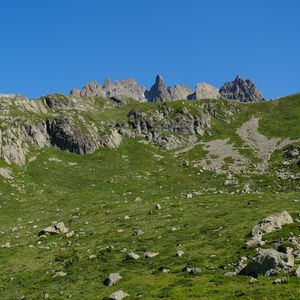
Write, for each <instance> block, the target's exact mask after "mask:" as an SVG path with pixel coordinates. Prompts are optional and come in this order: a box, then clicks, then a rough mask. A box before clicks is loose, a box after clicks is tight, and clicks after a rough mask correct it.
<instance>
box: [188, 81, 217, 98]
mask: <svg viewBox="0 0 300 300" xmlns="http://www.w3.org/2000/svg"><path fill="white" fill-rule="evenodd" d="M220 97H221V96H220V94H219V89H217V88H216V87H214V86H212V85H210V84H208V83H206V82H201V83H198V84H197V85H196V89H195V91H194V92H193V93H192V94H191V95H189V96H188V99H190V100H201V99H219V98H220Z"/></svg>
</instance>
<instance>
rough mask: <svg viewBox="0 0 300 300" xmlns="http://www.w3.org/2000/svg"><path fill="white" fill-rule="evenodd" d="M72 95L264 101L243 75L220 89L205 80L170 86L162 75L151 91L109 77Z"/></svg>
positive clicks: (157, 77) (174, 99) (135, 84)
mask: <svg viewBox="0 0 300 300" xmlns="http://www.w3.org/2000/svg"><path fill="white" fill-rule="evenodd" d="M70 94H71V96H74V97H80V96H81V97H85V96H101V97H108V98H110V97H122V96H123V97H128V98H132V99H135V100H137V101H149V102H168V101H176V100H201V99H220V98H223V99H228V100H238V101H241V102H259V101H263V100H264V99H263V96H262V95H261V93H260V92H259V91H258V90H257V88H256V87H255V85H254V83H253V82H252V81H250V80H249V79H245V80H244V79H242V78H240V77H239V76H237V77H236V78H235V80H234V81H231V82H227V83H225V84H224V85H223V86H222V87H221V89H220V90H219V89H218V88H216V87H214V86H212V85H210V84H208V83H204V82H202V83H198V84H197V85H196V88H195V90H191V89H190V88H189V87H188V86H186V85H181V84H177V85H175V86H166V85H165V83H164V80H163V77H162V76H161V75H160V74H158V75H157V76H156V78H155V83H154V84H153V85H152V87H151V88H150V90H146V88H145V87H143V86H139V85H138V83H137V82H136V81H135V80H134V79H124V80H120V81H116V82H114V83H113V82H111V81H110V80H109V79H106V80H105V82H104V83H103V84H102V85H100V84H98V83H97V82H95V81H92V82H90V83H88V84H87V85H86V86H84V87H83V89H82V90H80V89H73V90H71V93H70Z"/></svg>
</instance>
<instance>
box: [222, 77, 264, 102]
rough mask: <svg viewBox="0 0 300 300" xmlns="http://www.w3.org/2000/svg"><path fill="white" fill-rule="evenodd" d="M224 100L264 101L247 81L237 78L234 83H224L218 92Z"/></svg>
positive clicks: (250, 82) (251, 83)
mask: <svg viewBox="0 0 300 300" xmlns="http://www.w3.org/2000/svg"><path fill="white" fill-rule="evenodd" d="M219 93H220V95H221V97H222V98H224V99H228V100H238V101H241V102H261V101H263V100H264V98H263V96H262V94H261V93H260V92H259V91H258V90H257V88H256V87H255V85H254V84H253V82H252V81H250V80H249V79H246V80H244V79H242V78H240V77H239V76H237V77H236V78H235V80H234V81H230V82H227V83H225V84H224V85H223V86H222V87H221V89H220V91H219Z"/></svg>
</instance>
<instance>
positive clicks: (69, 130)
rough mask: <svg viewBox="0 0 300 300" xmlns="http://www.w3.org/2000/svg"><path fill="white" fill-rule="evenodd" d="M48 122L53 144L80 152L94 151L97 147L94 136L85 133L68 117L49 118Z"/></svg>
mask: <svg viewBox="0 0 300 300" xmlns="http://www.w3.org/2000/svg"><path fill="white" fill-rule="evenodd" d="M46 124H47V132H48V134H49V136H50V142H51V144H52V145H53V146H57V147H58V148H60V149H62V150H68V151H70V152H74V153H78V154H86V153H93V152H95V150H96V149H97V143H96V141H95V140H94V138H93V137H92V136H91V135H88V134H83V133H82V131H81V130H80V129H79V128H78V126H76V124H74V123H73V122H72V121H71V119H69V118H67V117H63V118H56V119H52V120H47V121H46Z"/></svg>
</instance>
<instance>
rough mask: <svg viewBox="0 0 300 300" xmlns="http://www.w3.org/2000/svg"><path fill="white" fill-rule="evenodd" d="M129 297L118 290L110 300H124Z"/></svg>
mask: <svg viewBox="0 0 300 300" xmlns="http://www.w3.org/2000/svg"><path fill="white" fill-rule="evenodd" d="M126 297H129V294H127V293H125V292H123V291H122V290H118V291H116V292H113V293H112V294H111V295H110V296H109V298H108V299H109V300H123V299H124V298H126Z"/></svg>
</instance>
